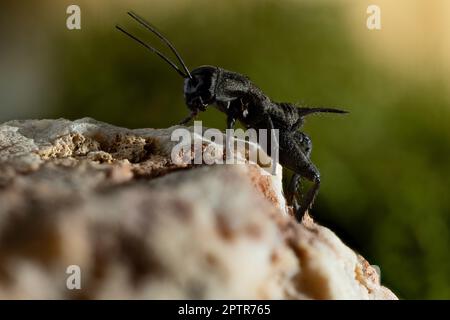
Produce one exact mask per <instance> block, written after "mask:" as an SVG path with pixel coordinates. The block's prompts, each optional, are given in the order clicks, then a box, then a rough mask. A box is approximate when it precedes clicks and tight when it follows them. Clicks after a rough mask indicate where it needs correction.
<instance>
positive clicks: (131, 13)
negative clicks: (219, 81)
mask: <svg viewBox="0 0 450 320" xmlns="http://www.w3.org/2000/svg"><path fill="white" fill-rule="evenodd" d="M128 15H129V16H130V17H132V18H133V19H135V20H136V21H137V22H139V23H140V24H142V25H143V26H144V27H146V28H147V29H148V30H150V31H151V32H153V33H154V34H156V35H157V36H158V38H160V39H161V40H162V41H164V43H165V44H167V45H168V46H169V48H170V49H171V50H172V52H173V53H174V54H175V56H176V57H177V58H178V61H179V62H180V63H181V65H182V66H183V69H184V71H185V72H186V74H187V76H188V77H189V78H190V79H192V76H191V73H190V72H189V69H188V67H187V66H186V64H185V63H184V61H183V59H182V58H181V56H180V54H179V53H178V51H177V49H175V47H174V46H173V45H172V43H171V42H170V41H169V40H168V39H167V38H166V37H164V36H163V35H162V34H161V32H159V31H158V30H157V29H156V28H155V27H154V26H152V25H151V24H150V23H148V22H147V21H145V20H144V19H143V18H141V17H140V16H138V15H137V14H136V13H134V12H132V11H129V12H128Z"/></svg>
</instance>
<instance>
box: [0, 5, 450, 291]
mask: <svg viewBox="0 0 450 320" xmlns="http://www.w3.org/2000/svg"><path fill="white" fill-rule="evenodd" d="M70 4H77V5H79V6H80V7H81V19H82V21H81V25H82V29H81V30H72V31H71V30H68V29H67V28H66V18H67V14H66V8H67V6H68V5H70ZM370 4H377V5H379V6H380V8H381V19H382V29H381V30H379V31H371V30H368V29H367V27H366V19H367V16H368V15H367V13H366V9H367V7H368V5H370ZM0 7H1V10H0V122H3V121H7V120H11V119H26V118H59V117H64V118H69V119H76V118H80V117H85V116H90V117H93V118H96V119H98V120H102V121H106V122H110V123H113V124H115V125H119V126H126V127H132V128H137V127H157V128H159V127H167V126H171V125H173V124H175V123H176V122H178V121H179V120H180V119H182V118H183V117H184V116H185V115H186V114H187V110H186V107H185V106H184V102H183V96H182V80H181V78H179V77H178V76H177V74H176V73H175V72H173V70H171V69H169V68H168V67H167V65H166V64H164V63H163V62H161V61H160V60H159V59H158V58H157V57H156V56H154V55H152V54H151V53H149V52H147V51H146V50H145V49H143V48H142V47H140V46H139V45H137V44H136V43H134V42H132V41H131V40H130V39H128V38H126V37H124V36H123V35H122V34H121V33H119V32H117V30H115V28H114V25H115V24H116V23H120V24H121V25H123V26H125V27H126V28H127V29H129V30H130V31H132V32H134V33H136V34H137V35H139V36H140V37H142V38H144V39H146V40H148V41H150V42H151V43H152V44H155V45H156V46H157V47H158V48H161V49H162V50H165V52H168V51H167V50H166V49H165V48H164V47H163V46H162V45H161V44H160V43H158V41H157V39H156V38H155V37H154V36H152V35H151V34H149V33H148V32H145V31H144V30H143V29H142V28H141V27H139V26H138V25H137V24H136V23H134V22H133V21H132V20H131V19H130V18H129V17H128V16H127V15H126V11H127V10H134V11H136V12H138V13H139V14H140V15H142V16H144V17H145V18H147V19H148V20H150V21H151V22H152V23H153V24H155V25H157V26H158V27H159V29H160V30H163V31H164V33H165V34H166V35H168V37H169V38H170V39H171V40H172V41H173V42H174V43H175V44H176V46H177V48H178V49H179V51H180V52H181V53H182V55H183V57H184V58H185V60H186V62H187V64H188V65H189V66H191V67H195V66H198V65H203V64H212V65H218V66H221V67H224V68H226V69H230V70H234V71H237V72H240V73H243V74H246V75H248V76H249V77H250V78H251V79H252V80H253V81H254V82H255V83H256V84H257V85H258V86H260V87H261V88H262V89H263V90H264V91H265V92H266V93H267V94H268V95H269V96H271V97H272V98H273V99H274V100H276V101H291V102H300V103H305V104H308V105H318V106H337V107H342V108H344V109H347V110H349V111H350V112H351V113H350V114H349V115H347V116H345V117H341V116H333V115H328V116H311V117H310V118H309V119H308V121H307V123H306V126H305V131H306V132H307V133H308V134H310V136H311V137H312V139H313V142H314V148H313V154H312V159H313V161H314V162H315V163H316V164H317V166H318V167H319V168H320V170H321V173H322V177H323V184H322V189H321V192H320V195H319V198H318V200H317V201H316V205H315V207H314V210H313V216H314V217H315V219H317V220H318V221H319V222H321V223H323V224H325V225H327V226H329V227H331V228H332V229H333V230H335V231H336V233H337V234H338V235H339V236H340V237H342V238H343V239H344V241H346V242H347V243H348V244H349V245H350V246H352V247H353V248H355V249H356V250H357V251H359V252H360V253H361V254H362V255H364V256H365V257H366V258H367V259H368V260H369V261H370V262H371V263H373V264H377V265H379V266H380V268H381V278H382V282H383V283H384V284H385V285H387V286H388V287H390V288H391V289H392V290H393V291H394V292H395V293H397V294H398V295H399V296H400V297H401V298H407V299H408V298H409V299H429V298H437V299H450V257H449V244H450V196H449V194H448V193H449V187H450V152H449V151H450V129H449V123H450V121H449V120H450V1H446V0H396V1H392V0H371V1H366V0H334V1H332V0H329V1H325V0H314V1H313V0H310V1H307V0H303V1H300V0H298V1H294V0H290V1H288V0H284V1H280V0H273V1H268V0H267V1H266V0H254V1H252V0H246V1H237V0H228V1H207V0H196V1H188V0H173V1H168V0H132V1H113V0H96V1H87V0H86V1H81V0H77V1H65V0H60V1H50V0H39V1H37V0H34V1H26V2H25V1H11V0H2V4H1V5H0ZM200 119H201V120H203V121H204V125H205V126H208V127H217V128H221V129H224V128H225V118H224V115H222V114H220V113H219V112H218V111H216V110H214V109H211V110H208V111H207V112H205V113H203V114H202V115H201V116H200ZM286 174H289V173H286ZM0 205H1V204H0Z"/></svg>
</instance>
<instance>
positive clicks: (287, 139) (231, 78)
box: [116, 12, 347, 222]
mask: <svg viewBox="0 0 450 320" xmlns="http://www.w3.org/2000/svg"><path fill="white" fill-rule="evenodd" d="M128 14H129V15H130V16H131V17H132V18H133V19H134V20H136V21H137V22H139V23H140V24H141V25H143V26H144V27H145V28H147V29H148V30H150V31H151V32H153V33H154V34H155V35H156V36H157V37H159V38H160V39H161V40H162V41H163V42H164V43H165V44H166V45H167V46H168V47H169V48H170V50H171V51H172V52H173V53H174V54H175V56H176V57H177V60H178V61H179V63H180V64H181V68H180V67H178V66H177V65H176V64H175V63H174V62H172V61H171V60H170V59H169V58H167V57H166V56H165V55H164V54H162V53H161V52H160V51H158V50H157V49H155V48H154V47H152V46H150V45H149V44H147V43H145V42H144V41H142V40H140V39H139V38H137V37H136V36H134V35H132V34H131V33H129V32H128V31H126V30H125V29H123V28H122V27H120V26H116V28H117V29H119V30H120V31H122V32H123V33H125V34H126V35H127V36H129V37H130V38H132V39H134V40H135V41H137V42H138V43H140V44H141V45H143V46H144V47H146V48H147V49H149V50H150V51H152V52H153V53H155V54H157V55H158V56H159V57H160V58H161V59H163V60H164V61H165V62H167V63H168V64H169V65H170V66H171V67H172V68H173V69H175V71H176V72H177V73H178V74H179V75H180V76H182V77H183V79H184V99H185V102H186V105H187V107H188V109H189V110H190V114H189V115H188V116H187V117H186V118H185V119H183V120H182V121H181V122H180V124H187V123H188V122H189V121H191V120H192V119H194V118H195V117H196V116H197V115H198V114H199V112H201V111H205V110H206V108H207V107H208V106H209V105H215V106H216V107H217V108H218V109H219V111H221V112H223V113H225V114H226V116H227V128H228V129H233V128H234V126H235V123H236V120H239V121H240V122H241V123H242V124H243V125H244V126H245V127H247V128H253V129H256V130H257V131H258V129H268V130H270V131H271V132H273V129H278V132H279V139H278V141H277V143H278V146H279V163H280V164H281V165H282V166H283V167H285V168H288V169H290V170H292V171H293V175H292V178H291V181H290V183H289V186H288V192H287V201H288V204H290V205H292V206H293V208H294V215H295V217H296V219H297V221H299V222H301V220H302V217H303V216H304V214H305V213H306V212H307V211H308V209H310V208H311V206H312V204H313V202H314V199H315V197H316V196H317V193H318V191H319V187H320V173H319V170H318V169H317V168H316V166H315V165H314V164H313V163H312V161H311V159H310V155H311V148H312V143H311V139H310V138H309V137H308V136H307V135H306V134H305V133H303V132H301V131H299V129H300V128H301V127H302V125H303V123H304V117H305V116H307V115H309V114H313V113H318V112H331V113H347V111H344V110H339V109H334V108H309V107H308V108H307V107H299V106H297V105H296V104H293V103H279V102H274V101H272V100H271V99H270V98H269V97H268V96H267V95H265V94H264V93H263V92H262V91H261V89H259V88H258V87H257V86H255V85H254V84H253V83H252V82H251V81H250V79H249V78H248V77H246V76H244V75H241V74H239V73H236V72H232V71H228V70H225V69H222V68H219V67H215V66H201V67H198V68H196V69H193V70H192V71H190V70H189V69H188V67H187V66H186V64H185V63H184V61H183V59H182V58H181V56H180V54H179V53H178V52H177V50H176V49H175V47H174V46H173V45H172V43H171V42H170V41H169V40H168V39H167V38H166V37H165V36H163V35H162V34H161V32H159V31H158V30H157V29H156V28H155V27H154V26H152V25H151V24H150V23H148V22H147V21H145V20H144V19H143V18H141V17H140V16H138V15H137V14H135V13H134V12H128ZM301 178H304V179H307V180H309V181H311V182H312V183H313V186H312V187H311V188H310V189H309V190H308V192H307V193H306V194H305V195H302V194H301V189H300V179H301Z"/></svg>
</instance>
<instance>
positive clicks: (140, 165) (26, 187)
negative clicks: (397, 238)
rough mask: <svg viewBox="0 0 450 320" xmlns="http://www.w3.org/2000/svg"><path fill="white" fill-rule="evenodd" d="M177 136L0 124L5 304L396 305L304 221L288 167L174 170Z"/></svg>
mask: <svg viewBox="0 0 450 320" xmlns="http://www.w3.org/2000/svg"><path fill="white" fill-rule="evenodd" d="M174 128H175V127H172V128H168V129H138V130H129V129H125V128H119V127H115V126H112V125H109V124H106V123H102V122H98V121H95V120H93V119H89V118H84V119H80V120H76V121H73V122H71V121H68V120H64V119H59V120H25V121H10V122H7V123H4V124H2V125H0V299H9V298H31V299H34V298H98V299H102V298H144V299H146V298H166V299H174V298H176V299H178V298H189V299H192V298H194V299H195V298H198V299H203V298H213V299H217V298H222V299H241V298H242V299H396V296H395V295H394V294H393V293H392V292H391V291H390V290H389V289H387V288H385V287H383V286H381V285H380V280H379V276H378V274H377V273H376V272H375V269H374V268H372V267H371V266H370V264H369V263H368V262H367V261H365V260H364V259H363V258H362V257H361V256H359V255H358V254H356V253H355V252H354V251H352V250H351V249H350V248H348V247H347V246H346V245H345V244H343V243H342V242H341V241H340V240H339V238H338V237H337V236H336V235H335V234H334V233H333V232H332V231H330V230H329V229H327V228H325V227H323V226H320V225H318V224H316V223H315V222H314V221H313V220H312V219H311V218H310V217H309V216H306V217H305V219H304V221H303V222H302V223H301V224H298V223H296V222H295V220H294V219H293V218H292V217H291V216H290V208H288V207H287V206H286V204H285V200H284V197H283V193H282V184H281V168H278V170H277V172H278V174H277V175H276V176H271V175H264V174H263V169H261V168H260V167H259V166H257V165H254V164H244V165H214V166H208V165H197V166H192V165H178V164H174V163H173V162H172V161H171V158H170V152H171V150H172V147H173V146H174V144H175V142H172V141H171V140H170V134H171V132H172V130H173V129H174ZM197 139H201V137H197ZM209 143H211V142H209V141H202V144H205V145H208V144H209ZM69 265H78V266H80V268H81V271H82V274H81V275H82V277H81V279H82V280H81V284H82V289H81V290H68V289H67V288H66V279H67V277H68V275H67V274H66V268H67V267H68V266H69Z"/></svg>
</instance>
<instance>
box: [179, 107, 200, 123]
mask: <svg viewBox="0 0 450 320" xmlns="http://www.w3.org/2000/svg"><path fill="white" fill-rule="evenodd" d="M197 115H198V110H195V111H194V110H193V111H191V113H190V114H189V115H188V116H187V117H186V118H184V119H183V120H181V121H180V122H179V123H178V124H179V125H180V126H183V125H185V124H187V123H189V122H190V121H191V120H192V119H194V118H195V117H196V116H197Z"/></svg>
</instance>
